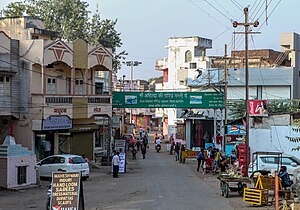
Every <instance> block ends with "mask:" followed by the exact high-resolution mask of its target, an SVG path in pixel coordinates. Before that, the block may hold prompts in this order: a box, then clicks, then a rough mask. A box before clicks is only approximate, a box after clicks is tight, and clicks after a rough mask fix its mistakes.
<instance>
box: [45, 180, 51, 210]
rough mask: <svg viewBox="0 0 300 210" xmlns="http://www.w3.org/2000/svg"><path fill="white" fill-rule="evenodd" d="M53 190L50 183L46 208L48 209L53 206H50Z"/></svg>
mask: <svg viewBox="0 0 300 210" xmlns="http://www.w3.org/2000/svg"><path fill="white" fill-rule="evenodd" d="M51 191H52V184H50V185H49V188H48V192H47V203H46V209H47V210H51V207H50V202H51Z"/></svg>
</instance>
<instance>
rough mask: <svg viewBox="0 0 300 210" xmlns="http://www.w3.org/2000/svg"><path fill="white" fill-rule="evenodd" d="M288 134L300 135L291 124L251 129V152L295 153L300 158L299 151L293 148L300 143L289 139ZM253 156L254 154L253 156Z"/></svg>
mask: <svg viewBox="0 0 300 210" xmlns="http://www.w3.org/2000/svg"><path fill="white" fill-rule="evenodd" d="M286 136H300V133H295V132H293V131H292V129H291V126H271V128H270V129H250V142H249V145H250V152H251V154H252V153H253V152H256V151H269V152H270V151H275V152H283V153H285V154H290V155H294V156H295V157H297V158H299V159H300V153H299V151H292V148H294V147H296V146H298V145H300V143H299V144H297V143H293V142H291V141H289V140H288V139H287V138H286ZM251 157H252V156H251Z"/></svg>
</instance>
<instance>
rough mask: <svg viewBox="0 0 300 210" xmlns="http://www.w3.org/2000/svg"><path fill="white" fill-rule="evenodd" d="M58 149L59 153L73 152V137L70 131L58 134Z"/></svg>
mask: <svg viewBox="0 0 300 210" xmlns="http://www.w3.org/2000/svg"><path fill="white" fill-rule="evenodd" d="M57 150H58V151H57V154H71V138H70V134H69V133H59V134H58V137H57Z"/></svg>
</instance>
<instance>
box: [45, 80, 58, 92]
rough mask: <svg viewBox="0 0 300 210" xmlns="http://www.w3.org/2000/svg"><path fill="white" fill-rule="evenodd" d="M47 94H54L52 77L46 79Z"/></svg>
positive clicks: (54, 86) (54, 88)
mask: <svg viewBox="0 0 300 210" xmlns="http://www.w3.org/2000/svg"><path fill="white" fill-rule="evenodd" d="M47 93H49V94H56V78H54V77H48V78H47Z"/></svg>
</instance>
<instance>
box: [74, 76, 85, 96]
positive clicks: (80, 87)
mask: <svg viewBox="0 0 300 210" xmlns="http://www.w3.org/2000/svg"><path fill="white" fill-rule="evenodd" d="M75 85H76V88H75V92H76V94H84V85H83V79H76V80H75Z"/></svg>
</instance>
